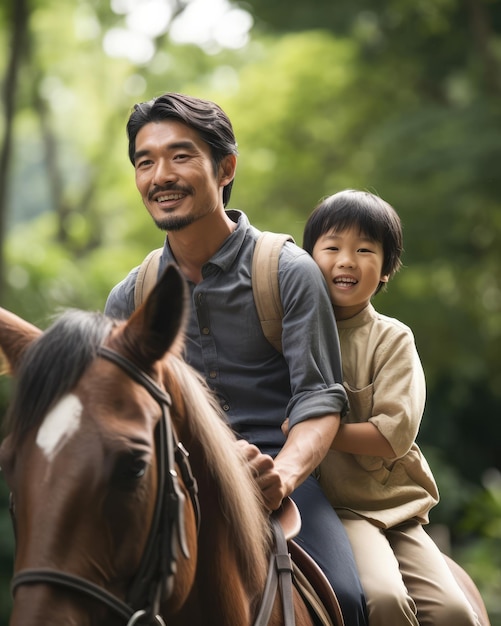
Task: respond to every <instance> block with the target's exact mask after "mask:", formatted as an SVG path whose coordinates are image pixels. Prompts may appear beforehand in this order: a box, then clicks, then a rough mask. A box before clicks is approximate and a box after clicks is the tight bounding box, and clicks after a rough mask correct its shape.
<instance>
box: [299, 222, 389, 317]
mask: <svg viewBox="0 0 501 626" xmlns="http://www.w3.org/2000/svg"><path fill="white" fill-rule="evenodd" d="M312 256H313V258H314V260H315V261H316V263H317V265H318V266H319V267H320V269H321V270H322V274H323V275H324V278H325V280H326V281H327V286H328V288H329V293H330V296H331V301H332V304H333V305H334V311H335V313H336V318H337V319H347V318H349V317H353V316H354V315H356V314H357V313H359V312H360V311H361V310H362V309H364V308H365V307H366V306H367V305H368V304H369V302H370V299H371V297H372V296H373V294H374V292H375V291H376V289H377V287H378V285H379V283H380V282H387V281H388V278H389V277H388V275H383V274H382V267H383V261H384V255H383V246H382V244H381V243H380V242H378V241H373V240H370V239H368V238H367V237H366V236H365V235H364V234H363V233H360V232H359V231H358V229H357V228H353V227H351V228H347V229H345V230H343V231H339V232H338V231H334V230H332V231H329V232H327V233H325V234H324V235H322V236H321V237H320V238H319V239H318V240H317V242H316V243H315V246H314V248H313V254H312Z"/></svg>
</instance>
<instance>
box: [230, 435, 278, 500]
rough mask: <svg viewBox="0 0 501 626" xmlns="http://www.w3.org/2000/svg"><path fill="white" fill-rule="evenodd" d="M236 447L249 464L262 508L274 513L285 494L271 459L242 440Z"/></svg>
mask: <svg viewBox="0 0 501 626" xmlns="http://www.w3.org/2000/svg"><path fill="white" fill-rule="evenodd" d="M237 445H238V446H239V448H240V449H241V451H242V454H243V456H244V458H245V459H246V461H247V462H248V463H249V467H250V470H251V473H252V475H253V476H254V479H255V481H256V484H257V485H258V487H259V489H260V491H261V494H262V497H263V504H264V506H265V507H266V508H267V509H268V510H269V511H275V510H276V509H278V508H279V507H280V505H281V504H282V500H283V499H284V498H285V496H286V495H287V494H286V493H285V486H284V484H283V483H282V479H281V477H280V474H279V473H278V471H277V470H276V469H275V463H274V461H273V459H272V458H271V456H270V455H269V454H263V453H262V452H261V451H260V450H259V448H258V447H257V446H254V445H252V444H250V443H248V442H247V441H245V440H243V439H240V440H238V441H237Z"/></svg>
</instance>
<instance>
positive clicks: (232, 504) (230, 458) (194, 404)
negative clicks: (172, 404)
mask: <svg viewBox="0 0 501 626" xmlns="http://www.w3.org/2000/svg"><path fill="white" fill-rule="evenodd" d="M168 365H169V367H170V368H171V369H172V370H173V373H174V375H175V376H176V378H177V380H178V381H179V382H180V384H181V385H182V387H183V391H182V394H183V399H184V402H185V404H186V409H187V411H188V412H189V413H190V428H191V430H192V433H193V434H194V436H195V437H197V439H199V441H201V442H202V444H203V450H204V453H205V454H206V457H207V459H206V460H207V465H208V471H210V472H211V473H212V474H213V476H214V477H215V478H216V480H217V481H218V482H219V487H220V490H221V494H220V497H221V501H220V506H221V507H222V510H223V512H224V514H225V515H226V517H227V518H228V519H229V521H230V524H229V526H230V527H231V528H233V529H234V530H235V536H234V537H232V538H231V542H232V543H233V545H234V546H235V548H236V549H237V551H238V558H239V561H240V564H241V567H242V568H243V569H244V570H245V569H247V571H246V574H247V580H249V581H251V583H252V584H253V585H256V586H257V588H262V585H263V583H264V580H263V572H266V570H267V556H266V554H267V548H268V547H269V543H270V525H269V521H268V518H267V515H266V513H265V511H264V508H263V506H262V503H261V499H260V494H259V491H258V487H257V485H256V482H255V480H254V479H253V478H252V476H251V473H250V471H249V470H248V468H247V466H246V464H245V463H243V462H242V456H241V453H240V452H239V450H238V447H237V445H236V444H235V436H234V434H233V432H232V431H231V429H230V428H229V426H228V425H227V423H226V422H225V419H224V416H223V414H222V411H221V410H220V407H219V405H218V404H217V401H216V399H215V397H214V396H213V394H212V393H211V392H210V390H209V389H208V387H207V385H206V383H205V381H204V380H203V378H202V377H201V376H200V375H199V374H198V373H197V372H196V371H195V370H194V369H193V368H192V367H190V366H189V365H188V364H187V363H185V362H184V361H183V360H182V359H179V358H175V357H170V358H169V360H168Z"/></svg>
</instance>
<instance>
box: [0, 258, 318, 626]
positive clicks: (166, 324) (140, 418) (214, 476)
mask: <svg viewBox="0 0 501 626" xmlns="http://www.w3.org/2000/svg"><path fill="white" fill-rule="evenodd" d="M184 302H185V291H184V281H183V280H182V279H181V277H180V275H179V274H178V272H177V271H176V270H174V269H173V268H170V269H169V270H167V272H166V273H165V275H164V276H163V278H162V280H161V281H160V282H159V284H158V285H157V287H156V288H155V289H154V290H153V292H152V293H151V295H150V297H149V298H148V300H147V301H146V302H145V304H144V305H143V306H142V307H141V308H140V309H138V311H137V312H136V313H135V314H134V316H133V317H132V318H131V319H130V320H129V321H128V322H122V323H116V322H112V321H111V320H109V319H107V318H105V317H104V316H102V315H100V314H96V313H84V312H82V311H69V312H67V313H66V314H64V315H63V316H61V318H59V320H57V321H56V322H55V323H54V324H53V325H52V326H51V327H50V328H49V329H48V330H47V331H46V332H45V333H42V332H41V331H40V330H38V329H37V328H35V327H34V326H32V325H31V324H29V323H27V322H25V321H23V320H21V319H20V318H18V317H17V316H15V315H13V314H11V313H9V312H7V311H5V310H3V309H0V347H1V348H2V350H3V353H4V355H5V356H6V357H7V360H8V364H9V366H10V370H11V371H12V373H13V374H14V376H15V378H16V382H17V387H16V390H15V394H14V398H13V401H12V403H11V406H10V407H9V412H8V415H7V423H6V426H7V436H6V438H5V440H4V442H3V444H2V447H1V449H0V463H1V467H2V470H3V473H4V476H5V478H6V480H7V484H8V486H9V488H10V490H11V493H12V509H13V511H12V513H13V520H14V526H15V535H16V554H15V563H14V577H13V581H12V590H13V596H14V601H13V610H12V615H11V619H10V624H11V626H40V624H51V626H62V625H63V624H64V625H65V626H67V625H69V624H78V626H87V625H89V626H90V625H101V624H106V626H114V625H115V624H116V625H117V626H118V625H119V624H129V625H130V626H132V624H138V625H139V624H141V625H143V624H159V625H160V624H164V623H166V624H168V625H169V626H176V625H181V624H183V625H186V624H190V626H198V625H200V626H202V625H209V624H210V625H213V624H218V626H246V625H248V624H254V623H256V622H255V617H256V615H257V614H258V613H259V609H260V606H261V600H262V597H263V589H264V588H265V583H266V581H267V574H268V569H269V555H270V551H271V549H272V543H273V542H272V533H271V531H270V523H269V518H268V516H267V515H266V514H265V513H264V511H263V508H262V506H261V501H260V496H259V494H258V493H257V491H256V487H255V483H254V481H253V479H252V477H251V475H250V472H249V471H248V469H247V466H246V464H245V463H244V461H243V458H242V456H241V454H242V453H241V452H240V451H239V449H238V447H237V446H236V445H235V438H234V436H233V434H232V433H231V431H230V429H229V428H228V427H227V425H226V424H225V423H224V421H223V419H222V417H221V414H220V413H219V411H218V409H217V408H216V406H215V403H214V401H213V400H212V398H211V396H210V394H209V393H208V390H207V389H206V387H205V385H204V384H203V382H202V381H201V379H200V378H199V377H198V376H197V375H196V374H195V373H194V371H193V370H192V369H191V368H189V366H187V365H186V364H185V363H184V362H183V361H182V360H181V359H180V358H179V351H180V347H181V343H182V322H183V315H184ZM180 442H182V444H181V443H180ZM183 444H184V445H183ZM186 450H189V461H188V454H187V453H186ZM193 476H195V477H196V481H195V480H193ZM197 483H198V489H197ZM198 508H199V509H200V516H201V523H200V524H199V529H197V524H198V521H199V512H198ZM293 602H294V607H295V613H296V624H297V625H298V626H312V625H313V621H312V619H311V618H310V616H309V612H308V610H307V608H306V606H305V604H304V602H303V601H302V599H301V596H300V595H299V594H298V592H297V591H296V590H294V591H293ZM281 606H282V603H281V600H280V597H277V598H275V599H274V600H273V601H272V602H271V603H270V611H271V615H270V617H269V620H268V617H267V616H266V611H264V613H265V617H263V618H260V619H261V620H265V621H261V622H258V623H262V624H267V623H269V624H270V625H273V626H279V625H282V624H284V623H285V622H284V617H283V612H282V608H281Z"/></svg>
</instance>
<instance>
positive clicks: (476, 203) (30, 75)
mask: <svg viewBox="0 0 501 626" xmlns="http://www.w3.org/2000/svg"><path fill="white" fill-rule="evenodd" d="M500 32H501V2H500V1H499V0H419V1H418V2H412V3H411V2H407V1H406V0H370V1H369V0H337V1H336V2H332V0H310V1H309V2H307V3H306V2H302V1H299V0H273V2H270V1H269V0H247V1H245V2H233V1H231V0H111V1H110V2H102V0H5V1H4V2H3V3H2V4H1V6H0V46H1V48H0V49H1V50H2V54H0V67H1V71H2V77H3V79H2V95H1V98H2V100H1V109H0V110H1V124H2V129H1V134H0V140H1V144H0V150H1V152H0V303H1V305H2V306H4V307H5V308H8V309H10V310H12V311H14V312H15V313H17V314H19V315H21V316H22V317H24V318H26V319H28V320H29V321H31V322H32V323H34V324H37V325H39V326H41V327H45V326H46V325H47V324H48V320H49V317H50V316H51V315H53V314H54V313H55V312H57V311H58V310H60V309H62V308H65V307H68V306H70V307H80V308H85V309H102V308H103V306H104V302H105V299H106V296H107V293H108V291H109V290H110V288H111V287H112V286H113V285H114V284H115V283H116V282H118V281H119V280H120V279H121V278H122V277H123V276H124V275H125V274H126V272H127V271H128V270H129V269H130V268H131V267H132V266H134V265H137V264H139V263H140V262H141V260H142V259H143V257H144V255H145V254H146V253H147V251H149V250H150V249H151V248H153V247H157V246H159V245H161V243H162V234H161V233H160V232H159V231H157V230H156V229H155V227H154V226H153V224H152V222H151V221H150V218H149V217H148V215H147V213H146V211H145V210H144V208H143V207H142V204H141V202H140V200H139V197H138V194H137V192H136V190H135V187H134V180H133V170H132V167H131V165H130V163H129V162H128V159H127V147H126V137H125V123H126V120H127V117H128V113H129V111H130V109H131V107H132V105H133V104H134V103H135V102H139V101H143V100H147V99H150V98H151V97H153V96H155V95H159V94H160V93H162V92H164V91H182V92H184V93H189V94H191V95H196V96H200V97H204V98H209V99H212V100H215V101H216V102H218V103H219V104H220V105H221V106H222V107H223V108H224V109H225V110H226V112H227V113H228V114H229V116H230V118H231V120H232V122H233V124H234V128H235V133H236V135H237V139H238V142H239V148H240V152H241V155H240V158H239V165H238V173H237V179H236V183H235V186H234V191H233V196H232V200H231V203H230V205H231V206H232V207H236V208H242V209H243V210H244V211H246V213H247V214H248V215H249V217H250V218H251V220H252V221H253V222H254V223H255V225H256V226H258V227H260V228H263V229H268V230H278V231H286V232H290V233H291V234H293V235H294V237H295V238H296V241H297V242H298V243H301V234H302V229H303V225H304V223H305V220H306V218H307V216H308V214H309V212H310V211H311V209H312V208H313V207H314V206H315V204H316V203H317V202H318V201H319V200H320V199H321V198H322V197H323V196H324V195H326V194H330V193H334V192H336V191H338V190H340V189H343V188H347V187H351V188H363V189H368V190H370V191H373V192H375V193H377V194H379V195H381V196H382V197H383V198H385V199H386V200H387V201H389V202H390V203H391V204H393V205H394V206H395V208H396V209H397V211H398V212H399V213H400V215H401V217H402V220H403V223H404V234H405V256H404V263H405V267H404V269H403V270H402V271H401V272H400V273H399V274H398V275H397V276H396V277H395V279H394V280H393V281H392V283H391V284H390V287H389V290H388V292H387V293H385V294H382V295H379V296H378V297H377V300H376V302H375V304H376V305H377V307H378V308H379V309H380V310H381V311H382V312H384V313H386V314H388V315H391V316H395V317H398V318H400V319H401V320H402V321H404V322H405V323H406V324H408V325H410V326H411V327H412V328H413V330H414V332H415V336H416V341H417V345H418V349H419V351H420V354H421V357H422V360H423V364H424V368H425V371H426V374H427V381H428V403H427V408H426V413H425V416H424V420H423V424H422V429H421V432H420V435H419V443H420V445H421V447H422V448H423V450H424V451H425V453H426V455H427V457H428V459H429V461H430V464H431V466H432V469H433V470H434V472H435V474H436V477H437V480H438V483H439V486H440V490H441V496H442V500H441V502H440V504H439V505H438V506H437V507H436V508H435V509H434V510H433V512H432V516H431V521H432V525H431V529H432V532H434V533H435V536H436V537H440V538H441V541H445V542H444V544H442V545H444V549H447V550H450V551H451V553H452V555H453V557H454V558H455V559H456V560H457V561H458V562H460V563H461V564H462V565H463V566H464V567H465V568H466V569H467V570H468V572H469V573H470V574H471V575H472V577H473V578H474V580H475V581H476V583H477V585H478V586H479V588H480V589H481V591H482V594H483V596H484V599H485V601H486V604H487V607H488V610H489V612H490V615H491V620H492V623H493V625H494V626H500V625H501V474H500V470H501V444H500V442H501V421H500V416H501V367H500V365H501V262H500V261H501V246H500V234H501V200H500V183H499V169H500V163H501V124H500V122H501V106H500V104H501V37H500ZM10 385H11V382H10V381H9V380H8V379H6V378H3V379H2V380H1V386H0V414H3V413H4V411H5V407H6V405H7V402H8V397H9V391H10ZM7 502H8V493H7V488H6V486H5V483H4V482H3V481H0V625H6V624H7V623H8V614H9V606H10V594H9V579H10V575H11V570H12V554H13V549H14V548H13V538H12V531H11V528H10V520H9V516H8V508H7Z"/></svg>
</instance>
